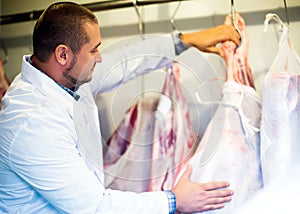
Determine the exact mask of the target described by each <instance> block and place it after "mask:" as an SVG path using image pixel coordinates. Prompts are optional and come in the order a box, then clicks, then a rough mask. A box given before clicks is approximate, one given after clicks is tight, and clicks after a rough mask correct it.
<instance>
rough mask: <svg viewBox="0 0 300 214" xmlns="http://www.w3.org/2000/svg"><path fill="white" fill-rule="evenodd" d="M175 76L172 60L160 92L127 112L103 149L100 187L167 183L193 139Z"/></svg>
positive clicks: (153, 186)
mask: <svg viewBox="0 0 300 214" xmlns="http://www.w3.org/2000/svg"><path fill="white" fill-rule="evenodd" d="M173 71H174V72H173ZM175 76H176V77H175ZM178 78H179V66H178V65H177V64H175V63H174V64H172V65H170V66H169V67H168V71H167V75H166V79H165V83H164V87H163V90H162V95H161V96H160V97H150V96H144V97H143V98H141V99H140V100H139V101H138V103H136V104H135V105H133V106H132V107H131V108H130V109H129V110H128V111H127V113H126V115H125V118H124V119H123V121H122V122H121V124H120V125H119V127H118V128H117V130H116V131H115V132H114V134H113V135H112V137H111V138H110V140H109V141H108V145H107V147H106V148H105V151H104V168H105V173H106V177H105V178H106V179H105V181H106V182H105V183H106V187H108V188H112V189H118V190H124V191H134V192H145V191H155V190H163V189H170V188H171V187H172V185H173V182H174V179H175V178H174V176H175V174H177V173H178V171H179V169H180V167H181V166H182V163H183V161H184V160H185V159H186V158H187V156H188V155H189V154H190V153H191V151H192V149H193V146H194V143H195V141H196V139H195V136H194V132H193V128H192V125H191V122H190V118H189V111H188V107H187V104H186V103H185V99H184V97H183V95H182V92H181V88H180V83H179V80H178ZM173 95H174V96H173Z"/></svg>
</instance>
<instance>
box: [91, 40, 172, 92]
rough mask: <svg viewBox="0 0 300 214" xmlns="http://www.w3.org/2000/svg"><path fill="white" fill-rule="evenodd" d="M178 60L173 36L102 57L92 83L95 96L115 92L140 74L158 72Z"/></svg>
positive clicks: (141, 42)
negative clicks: (115, 89)
mask: <svg viewBox="0 0 300 214" xmlns="http://www.w3.org/2000/svg"><path fill="white" fill-rule="evenodd" d="M174 59H175V48H174V42H173V39H172V36H171V35H163V36H155V37H154V38H151V39H146V40H143V41H139V42H137V43H135V44H133V45H130V46H127V47H122V48H119V49H117V50H115V51H113V52H111V53H107V54H103V55H102V62H101V63H97V64H96V66H95V69H94V73H93V80H92V81H91V83H90V86H91V88H92V92H93V94H94V95H96V94H99V93H102V92H107V91H110V90H113V89H114V88H116V87H118V86H119V85H121V84H123V83H125V82H127V81H128V80H130V79H133V78H135V77H137V76H139V75H142V74H146V73H148V72H150V71H152V70H155V69H159V68H162V67H164V66H165V65H167V64H168V63H170V62H171V61H172V60H174Z"/></svg>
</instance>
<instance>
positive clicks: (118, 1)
mask: <svg viewBox="0 0 300 214" xmlns="http://www.w3.org/2000/svg"><path fill="white" fill-rule="evenodd" d="M178 1H187V0H136V5H137V6H143V5H150V4H161V3H169V2H178ZM82 6H84V7H86V8H88V9H90V10H91V11H93V12H96V11H104V10H111V9H118V8H125V7H134V6H135V4H134V3H133V1H132V0H108V1H101V2H95V3H89V4H82ZM43 11H44V10H37V11H31V12H24V13H17V14H11V15H5V16H1V19H0V25H6V24H13V23H18V22H26V21H33V20H36V19H38V18H39V17H40V15H41V14H42V13H43Z"/></svg>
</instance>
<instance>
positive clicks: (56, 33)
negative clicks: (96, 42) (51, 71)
mask: <svg viewBox="0 0 300 214" xmlns="http://www.w3.org/2000/svg"><path fill="white" fill-rule="evenodd" d="M88 22H91V23H98V20H97V18H96V16H95V15H94V14H93V13H92V12H91V11H90V10H88V9H87V8H85V7H83V6H81V5H79V4H76V3H73V2H58V3H54V4H52V5H50V6H49V7H48V8H47V9H46V10H45V11H44V12H43V14H42V15H41V16H40V17H39V19H38V21H37V22H36V24H35V27H34V31H33V37H32V39H33V55H34V56H35V57H37V59H38V60H39V61H41V62H46V61H47V60H48V59H49V57H50V55H51V54H52V53H53V52H54V50H55V48H56V47H57V46H58V45H60V44H64V45H67V46H69V47H70V48H71V50H72V51H73V53H74V54H76V53H78V52H79V51H80V49H81V47H82V46H83V45H84V44H86V43H87V42H88V41H89V40H90V38H89V37H88V35H87V34H86V32H85V29H84V24H85V23H88Z"/></svg>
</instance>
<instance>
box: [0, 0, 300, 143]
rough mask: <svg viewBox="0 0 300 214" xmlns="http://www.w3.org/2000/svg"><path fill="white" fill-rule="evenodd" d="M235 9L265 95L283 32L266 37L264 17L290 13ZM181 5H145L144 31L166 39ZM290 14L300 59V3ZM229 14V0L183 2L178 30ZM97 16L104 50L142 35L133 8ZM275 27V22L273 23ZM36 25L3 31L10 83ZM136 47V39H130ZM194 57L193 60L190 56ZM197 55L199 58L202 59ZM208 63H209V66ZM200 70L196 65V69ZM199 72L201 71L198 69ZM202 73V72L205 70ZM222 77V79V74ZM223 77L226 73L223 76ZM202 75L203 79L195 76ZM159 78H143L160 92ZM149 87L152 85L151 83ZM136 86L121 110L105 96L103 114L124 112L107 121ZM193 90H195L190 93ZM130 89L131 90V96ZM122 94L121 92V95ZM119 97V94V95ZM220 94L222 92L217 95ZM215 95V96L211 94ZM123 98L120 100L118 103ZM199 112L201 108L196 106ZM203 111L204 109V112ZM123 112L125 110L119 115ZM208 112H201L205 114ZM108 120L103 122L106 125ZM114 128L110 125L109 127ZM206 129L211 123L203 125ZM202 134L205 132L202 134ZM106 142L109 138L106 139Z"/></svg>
mask: <svg viewBox="0 0 300 214" xmlns="http://www.w3.org/2000/svg"><path fill="white" fill-rule="evenodd" d="M53 2H56V1H54V0H43V1H36V0H23V1H20V0H1V15H8V14H15V13H20V12H28V11H33V10H41V9H44V8H46V7H47V6H48V5H49V4H51V3H53ZM76 2H77V3H80V4H84V3H92V2H93V1H92V0H77V1H76ZM235 2H236V6H235V7H236V10H237V11H239V12H240V13H241V15H242V16H243V17H244V19H245V21H246V26H247V28H246V29H247V35H248V38H249V41H250V49H249V64H250V66H251V68H252V71H253V75H254V77H255V81H256V82H255V83H256V85H257V88H258V91H259V93H260V86H261V80H262V77H263V75H264V74H265V72H266V71H267V70H268V68H269V67H270V64H271V63H272V61H273V59H274V56H275V54H276V52H277V42H278V33H277V28H276V25H274V24H272V25H270V26H269V30H268V32H267V33H264V32H263V22H264V18H265V14H266V13H268V12H276V13H277V14H278V15H280V17H281V18H282V20H283V21H285V14H284V9H283V1H282V0H263V1H262V0H243V1H239V0H236V1H235ZM177 4H178V2H174V3H166V4H160V5H150V6H144V7H143V8H142V14H143V16H144V22H145V32H146V34H161V33H169V32H172V28H171V25H170V22H169V20H170V17H171V16H172V15H173V12H174V10H175V8H176V6H177ZM287 4H288V7H289V10H288V11H289V15H290V20H291V23H290V38H291V41H292V43H293V45H294V48H295V49H296V51H297V53H298V54H299V55H300V39H299V35H300V1H299V0H288V1H287ZM229 12H230V1H229V0H191V1H184V2H182V3H181V6H180V8H179V11H178V13H177V15H176V17H175V24H176V27H177V28H178V29H179V30H180V31H182V32H188V31H193V30H199V29H204V28H209V27H213V26H216V25H218V24H221V23H222V22H223V20H224V18H225V15H226V14H228V13H229ZM96 15H97V17H98V18H99V22H100V29H101V34H102V38H103V45H102V47H101V50H107V49H109V48H110V47H111V45H113V44H116V43H117V42H119V41H120V40H124V39H125V38H128V37H132V36H134V35H138V34H139V32H138V27H137V26H138V25H137V23H138V18H137V14H136V13H135V10H134V8H124V9H115V10H110V11H102V12H96ZM273 23H274V22H273ZM34 24H35V21H29V22H23V23H16V24H9V25H2V26H0V27H1V28H0V30H1V31H0V33H1V34H0V35H1V36H0V37H1V39H2V41H3V43H4V45H5V46H6V47H7V48H8V52H9V57H10V58H9V61H8V63H7V64H5V66H4V67H5V71H6V73H7V76H8V77H9V79H10V80H12V79H13V78H14V76H15V75H16V74H17V73H18V72H19V70H20V66H21V58H22V55H24V54H31V52H32V48H31V33H32V30H33V26H34ZM130 42H131V43H132V40H130ZM188 54H191V55H188ZM188 54H186V56H183V58H182V61H183V63H186V62H187V63H189V58H190V57H194V58H195V60H194V62H192V63H195V64H197V60H198V61H199V63H200V62H202V63H203V64H205V63H209V65H206V64H205V65H203V66H202V67H205V66H206V67H205V68H206V69H207V71H206V72H209V70H211V71H214V72H216V74H215V75H216V76H218V75H222V74H224V70H222V71H216V70H218V69H219V68H222V66H224V65H223V64H222V62H223V61H222V60H220V59H219V58H218V57H216V56H211V55H206V54H205V55H201V54H199V53H195V52H193V50H192V51H190V53H188ZM197 54H198V55H197ZM205 60H208V61H209V62H205ZM195 66H196V65H195ZM196 67H197V66H196ZM200 69H201V67H200ZM218 72H221V74H218ZM222 72H223V73H222ZM194 75H195V74H193V73H192V72H190V73H189V72H187V73H186V74H185V75H183V78H182V84H183V86H184V87H186V88H187V89H188V90H189V91H195V90H196V86H197V83H195V84H194V85H193V84H191V85H190V81H191V80H192V79H193V76H194ZM196 75H198V74H196ZM156 78H157V77H156V76H155V75H152V76H151V75H150V76H146V77H145V78H143V79H144V80H145V79H146V80H147V81H148V82H147V81H146V83H145V84H146V85H147V84H148V83H149V82H150V83H151V84H152V85H153V82H155V83H156V86H155V87H157V88H158V89H159V88H160V87H161V84H162V82H163V78H161V77H158V81H157V79H156ZM150 83H149V84H150ZM130 84H131V85H132V86H126V87H128V88H126V90H127V91H126V94H127V95H128V94H130V93H131V95H129V97H128V98H127V99H125V100H122V101H123V104H122V105H120V102H117V103H116V101H112V100H113V99H116V97H113V96H112V95H113V94H106V95H103V96H102V98H100V101H102V108H103V109H104V111H107V109H110V110H111V109H112V104H111V103H114V106H116V105H117V106H120V107H119V111H118V110H114V112H113V113H112V114H111V113H109V114H108V115H106V117H105V115H104V116H103V118H104V120H105V121H106V120H107V121H112V120H114V118H111V117H112V116H111V115H113V116H114V117H116V118H117V119H116V122H115V123H116V124H117V123H118V122H119V120H120V119H121V118H122V115H123V113H124V112H125V110H126V108H127V107H128V105H129V104H130V102H132V100H133V97H134V96H135V94H136V93H137V92H136V91H139V90H140V89H141V78H140V79H138V80H134V81H133V82H132V83H130ZM191 87H194V88H191ZM128 90H131V91H130V92H129V91H128ZM116 93H120V91H118V92H116ZM116 93H115V94H116ZM216 93H217V94H218V93H219V92H216ZM211 96H213V95H211ZM120 97H123V95H121V96H120V95H119V98H120ZM188 102H189V105H190V107H191V111H192V113H193V111H194V108H195V105H194V103H193V102H194V101H193V100H188ZM196 106H197V107H196V108H197V109H199V106H198V105H196ZM200 108H201V107H200ZM120 110H121V111H120ZM205 111H207V109H205V108H204V110H203V111H202V110H201V111H200V113H201V114H202V113H203V112H205ZM105 121H104V122H105ZM193 123H194V126H198V117H195V118H194V121H193ZM110 124H111V123H110ZM204 124H206V121H205V122H204ZM200 126H201V127H200V129H203V127H204V125H200ZM114 127H115V125H113V124H111V125H109V126H107V127H104V128H106V129H105V131H107V133H106V134H104V135H107V136H108V135H109V133H110V132H111V130H112V129H113V128H114ZM201 131H202V130H201ZM105 137H106V136H105Z"/></svg>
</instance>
